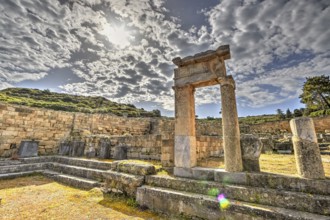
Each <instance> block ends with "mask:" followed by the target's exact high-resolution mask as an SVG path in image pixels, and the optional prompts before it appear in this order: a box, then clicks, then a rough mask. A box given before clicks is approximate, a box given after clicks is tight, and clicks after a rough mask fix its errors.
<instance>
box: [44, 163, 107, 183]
mask: <svg viewBox="0 0 330 220" xmlns="http://www.w3.org/2000/svg"><path fill="white" fill-rule="evenodd" d="M48 169H49V170H53V171H55V172H59V173H64V174H68V175H73V176H78V177H82V178H87V179H92V180H97V181H100V182H102V181H103V179H104V177H103V174H104V173H106V171H105V170H98V169H92V168H85V167H80V166H71V165H67V164H60V163H50V164H49V166H48Z"/></svg>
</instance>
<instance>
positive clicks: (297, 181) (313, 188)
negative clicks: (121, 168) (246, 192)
mask: <svg viewBox="0 0 330 220" xmlns="http://www.w3.org/2000/svg"><path fill="white" fill-rule="evenodd" d="M214 180H215V181H216V182H220V183H224V184H236V185H247V186H255V187H263V188H272V189H280V190H286V191H295V192H305V193H311V194H320V195H330V187H329V186H330V180H329V179H325V180H311V179H304V178H299V177H295V176H288V175H280V174H272V173H262V172H260V173H248V172H236V173H230V172H226V171H225V170H223V169H216V170H215V171H214Z"/></svg>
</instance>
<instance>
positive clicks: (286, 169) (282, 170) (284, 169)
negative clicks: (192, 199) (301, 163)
mask: <svg viewBox="0 0 330 220" xmlns="http://www.w3.org/2000/svg"><path fill="white" fill-rule="evenodd" d="M321 157H322V159H323V167H324V171H325V175H326V176H327V177H328V178H330V163H329V162H326V161H330V155H322V156H321ZM259 162H260V169H261V171H262V172H269V173H278V174H287V175H297V169H296V160H295V158H294V155H291V154H289V155H284V154H261V156H260V160H259ZM198 166H202V167H213V168H224V160H223V158H209V159H206V160H201V161H198Z"/></svg>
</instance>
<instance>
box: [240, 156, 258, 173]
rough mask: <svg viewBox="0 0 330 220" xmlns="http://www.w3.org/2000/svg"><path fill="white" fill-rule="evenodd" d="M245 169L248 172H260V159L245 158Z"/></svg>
mask: <svg viewBox="0 0 330 220" xmlns="http://www.w3.org/2000/svg"><path fill="white" fill-rule="evenodd" d="M243 170H244V171H248V172H260V165H259V160H251V159H244V158H243Z"/></svg>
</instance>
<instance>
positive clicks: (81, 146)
mask: <svg viewBox="0 0 330 220" xmlns="http://www.w3.org/2000/svg"><path fill="white" fill-rule="evenodd" d="M84 151H85V142H82V141H73V142H72V150H71V153H70V156H73V157H82V156H84Z"/></svg>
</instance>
